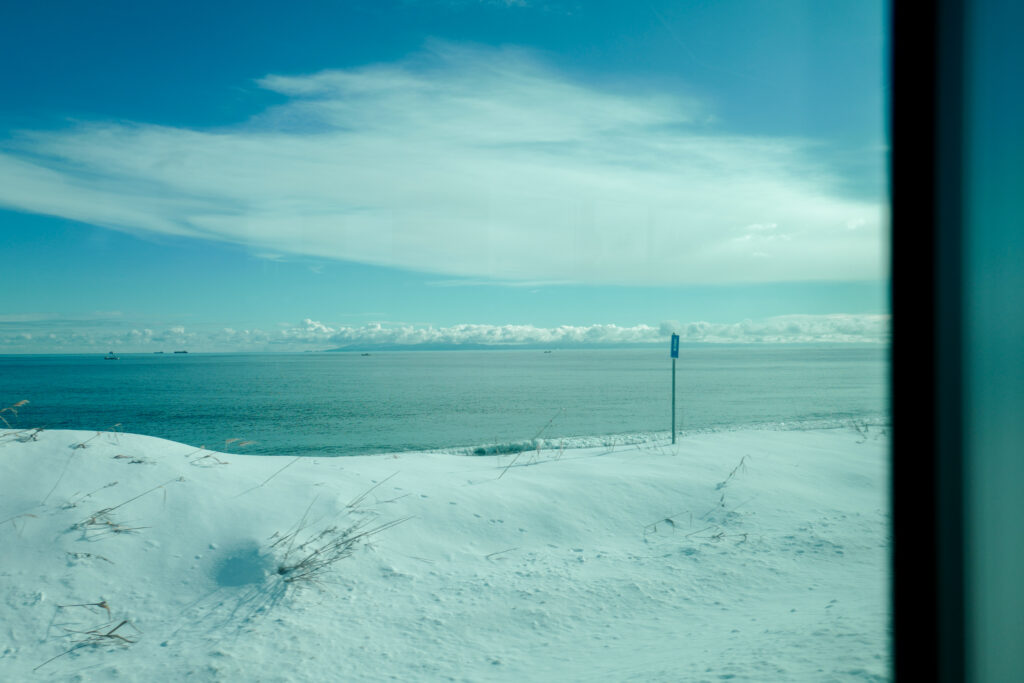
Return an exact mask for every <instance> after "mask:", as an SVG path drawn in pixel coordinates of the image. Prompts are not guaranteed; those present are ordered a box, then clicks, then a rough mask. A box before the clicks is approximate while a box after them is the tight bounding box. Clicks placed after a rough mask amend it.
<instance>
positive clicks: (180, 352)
mask: <svg viewBox="0 0 1024 683" xmlns="http://www.w3.org/2000/svg"><path fill="white" fill-rule="evenodd" d="M175 353H188V351H175Z"/></svg>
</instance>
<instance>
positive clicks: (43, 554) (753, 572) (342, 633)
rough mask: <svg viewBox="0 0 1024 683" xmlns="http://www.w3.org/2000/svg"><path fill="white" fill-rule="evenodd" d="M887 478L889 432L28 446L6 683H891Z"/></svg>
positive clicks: (16, 499)
mask: <svg viewBox="0 0 1024 683" xmlns="http://www.w3.org/2000/svg"><path fill="white" fill-rule="evenodd" d="M79 444H84V447H78V445H79ZM232 447H234V448H236V449H237V448H238V444H237V443H235V444H230V445H229V446H228V447H227V448H226V449H225V450H231V448H232ZM887 461H888V439H887V437H886V435H885V431H884V429H882V428H879V427H871V428H870V430H869V431H868V432H867V433H866V434H865V433H863V432H862V431H857V430H854V429H832V430H818V431H746V432H729V433H720V434H701V435H693V436H689V437H686V438H684V439H682V440H680V442H679V443H678V444H677V445H676V446H670V445H667V444H653V445H651V444H648V445H646V446H628V447H619V448H590V449H576V450H565V451H558V450H542V451H540V452H534V451H529V452H525V453H520V454H518V455H507V456H486V457H470V456H458V455H447V454H437V453H431V454H414V453H408V454H399V455H393V456H365V457H346V458H321V459H311V458H306V459H294V458H289V457H265V456H262V457H254V456H245V455H238V454H231V453H216V454H214V453H212V452H211V451H205V450H203V451H197V450H196V449H195V448H193V447H190V446H185V445H182V444H178V443H173V442H169V441H164V440H161V439H156V438H151V437H146V436H138V435H130V434H111V433H103V434H99V435H97V434H96V433H93V432H72V431H42V432H31V431H21V432H16V431H13V430H3V431H0V542H2V543H3V547H4V552H3V553H2V555H0V672H3V675H2V677H3V678H4V680H12V681H22V680H51V679H52V680H83V681H92V680H112V679H122V680H146V679H149V680H184V679H187V678H189V677H190V676H191V677H192V678H193V679H195V680H246V681H257V680H258V681H307V680H309V681H313V680H346V681H361V680H367V681H376V680H402V681H412V680H428V681H433V680H466V681H488V680H516V681H520V680H531V681H593V680H606V681H629V680H636V681H680V680H685V681H691V680H692V681H703V680H707V681H719V680H724V679H730V678H731V679H733V680H751V681H768V680H773V681H774V680H795V681H831V680H835V681H848V680H852V681H875V680H888V679H889V677H890V676H889V667H890V664H891V657H890V653H889V638H890V625H889V623H890V611H889V602H888V585H889V584H888V574H889V567H888V562H889V554H888V548H889V535H888V534H889V531H888V479H887V476H888V462H887ZM741 463H742V465H741ZM282 468H283V469H282ZM392 522H395V523H396V524H394V525H393V526H390V527H387V526H386V525H388V524H390V523H392ZM353 526H354V527H355V529H354V531H353V532H352V533H361V532H366V534H367V535H365V536H363V537H361V538H357V539H355V540H354V542H353V543H352V544H351V546H346V545H345V543H344V541H345V538H346V537H345V533H346V531H345V530H346V529H349V528H350V527H353ZM381 526H385V528H380V527H381ZM296 529H299V531H298V533H297V535H295V536H294V537H290V536H289V535H288V534H289V533H290V532H292V531H295V530H296ZM377 529H379V530H377ZM310 539H313V541H314V542H313V543H312V544H309V545H306V546H304V547H303V546H302V542H303V541H304V540H310ZM317 539H319V540H317ZM332 542H333V543H334V546H333V550H334V551H338V552H339V553H340V554H341V555H345V554H347V553H350V554H349V555H348V556H343V557H337V558H335V559H334V560H333V561H328V562H327V563H326V566H323V567H321V568H319V570H316V568H315V563H316V561H317V559H318V558H322V557H325V556H327V555H328V554H329V553H330V552H331V548H330V547H328V548H326V549H324V546H327V545H329V544H330V543H332ZM289 547H290V548H291V551H290V552H289V553H288V554H287V556H286V551H287V550H288V548H289ZM318 547H319V548H321V549H322V552H321V553H320V554H319V555H317V554H316V553H315V552H314V551H315V550H316V549H317V548H318ZM304 558H311V559H308V560H307V563H306V564H305V565H300V563H301V561H302V560H303V559H304ZM328 560H330V558H328ZM311 563H312V565H313V567H312V568H313V569H314V571H313V573H312V574H310V575H308V576H302V574H303V572H304V571H305V570H306V568H310V567H311ZM296 565H300V566H296ZM282 568H283V569H282ZM281 572H283V573H281ZM115 628H116V630H113V629H115ZM119 636H120V637H119ZM51 658H54V659H51ZM48 660H49V661H48Z"/></svg>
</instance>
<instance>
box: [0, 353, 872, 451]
mask: <svg viewBox="0 0 1024 683" xmlns="http://www.w3.org/2000/svg"><path fill="white" fill-rule="evenodd" d="M887 358H888V349H887V347H882V346H831V347H824V346H822V347H808V346H782V345H779V346H714V347H711V346H703V347H696V348H683V349H682V350H681V352H680V359H679V361H678V364H677V396H678V398H677V428H678V429H680V430H681V431H682V432H683V433H685V432H687V431H694V430H709V429H711V430H720V429H735V428H742V427H746V426H759V427H763V426H768V427H784V428H788V427H793V426H796V427H801V426H830V425H835V426H839V425H842V424H847V423H850V422H852V421H854V420H858V421H860V420H866V421H872V422H878V421H882V422H884V421H885V420H886V419H887V415H888V394H887V391H888V390H887V375H888V360H887ZM22 399H28V400H29V401H30V403H29V404H28V405H26V406H24V407H23V408H21V409H20V410H19V414H18V415H17V417H12V416H10V415H9V414H8V413H5V414H4V415H5V416H7V417H8V419H10V420H12V421H13V425H14V426H19V427H45V428H49V429H88V430H107V429H110V428H111V427H112V426H113V425H115V424H118V423H119V425H120V426H118V427H117V429H119V430H120V431H125V432H133V433H138V434H148V435H151V436H159V437H163V438H167V439H172V440H175V441H181V442H184V443H188V444H192V445H195V446H197V447H198V446H201V445H205V446H207V447H209V448H215V449H217V448H222V447H223V445H224V442H225V440H226V439H232V438H238V439H245V440H251V441H255V442H256V443H255V444H251V445H248V446H246V447H245V448H244V449H242V452H245V453H261V454H268V455H307V456H313V455H319V456H325V455H355V454H363V453H383V452H394V451H406V450H430V449H447V448H465V449H467V451H468V452H473V450H474V449H477V448H481V447H483V448H484V449H485V450H491V449H490V446H491V445H493V444H500V445H503V446H504V445H509V444H511V445H512V447H515V445H516V444H523V443H526V442H529V441H530V440H531V439H534V438H537V437H540V438H542V439H545V440H546V441H548V442H549V443H553V444H558V443H560V442H561V443H564V444H565V445H566V446H578V445H590V444H598V443H609V442H613V441H615V440H616V439H618V440H625V439H628V440H631V441H639V440H644V439H654V438H664V437H666V436H668V433H669V430H670V421H671V409H670V400H671V360H670V359H669V358H668V350H667V348H660V347H659V348H658V349H635V348H631V349H601V350H555V351H552V352H549V353H545V352H543V351H541V350H515V351H504V350H500V351H499V350H489V351H406V352H376V353H373V354H372V355H368V356H364V355H361V354H359V353H294V354H269V353H268V354H199V353H190V354H170V353H168V354H162V355H155V354H126V355H121V356H120V360H116V361H114V360H104V358H103V354H95V355H48V356H41V355H40V356H0V407H2V406H6V405H10V404H13V403H15V402H16V401H19V400H22Z"/></svg>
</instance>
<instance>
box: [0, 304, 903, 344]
mask: <svg viewBox="0 0 1024 683" xmlns="http://www.w3.org/2000/svg"><path fill="white" fill-rule="evenodd" d="M107 322H108V324H106V325H102V324H98V325H94V326H92V327H90V326H88V325H87V324H84V323H79V324H77V325H74V326H66V327H64V328H58V327H55V326H54V321H51V320H47V319H45V318H44V317H43V316H37V317H35V318H34V319H33V320H31V321H28V320H25V319H22V317H18V319H17V320H4V319H3V318H0V352H8V353H10V352H14V353H26V352H28V353H47V352H61V351H64V350H73V351H77V352H81V351H83V350H86V349H93V350H96V351H106V350H108V349H117V350H120V351H123V352H148V351H154V350H167V351H170V350H172V349H171V347H173V350H178V349H191V350H199V351H304V350H327V349H331V348H352V349H353V350H358V349H360V348H388V347H398V348H407V347H408V348H415V347H424V348H427V347H429V348H452V349H457V348H460V347H474V348H475V347H480V346H486V347H495V348H515V347H520V346H546V347H552V348H557V347H587V346H607V345H626V344H656V343H667V339H668V336H669V335H670V334H672V333H673V332H675V333H678V334H679V335H680V337H681V339H682V340H683V341H684V342H703V343H886V342H888V341H889V335H890V316H889V315H888V314H880V315H875V314H860V315H847V314H842V315H840V314H836V315H786V316H777V317H773V318H767V319H765V320H761V321H752V320H744V321H741V322H736V323H710V322H691V323H685V324H680V323H678V322H676V321H664V322H662V323H661V324H660V325H658V326H657V327H655V326H651V325H642V324H641V325H634V326H620V325H608V324H599V325H578V326H574V325H560V326H558V327H535V326H533V325H475V324H462V325H452V326H450V327H432V326H423V325H409V324H383V323H370V324H366V325H360V326H346V325H329V324H324V323H323V322H320V321H317V320H312V319H309V318H306V319H304V320H303V321H302V322H301V323H299V324H297V325H295V324H281V325H279V327H278V329H276V330H270V331H266V330H261V329H243V330H238V329H233V328H224V327H221V328H213V329H211V328H199V329H192V328H186V327H185V326H184V325H174V326H170V327H167V328H164V329H161V330H152V329H147V328H143V329H135V328H132V329H126V328H121V327H117V326H112V325H110V324H109V321H107Z"/></svg>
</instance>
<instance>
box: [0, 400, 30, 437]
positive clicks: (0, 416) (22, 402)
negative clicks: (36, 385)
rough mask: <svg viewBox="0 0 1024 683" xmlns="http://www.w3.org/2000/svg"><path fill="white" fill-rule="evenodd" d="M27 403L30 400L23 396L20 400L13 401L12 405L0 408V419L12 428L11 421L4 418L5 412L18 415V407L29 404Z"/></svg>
mask: <svg viewBox="0 0 1024 683" xmlns="http://www.w3.org/2000/svg"><path fill="white" fill-rule="evenodd" d="M27 404H28V400H27V399H24V398H23V399H21V400H20V401H18V402H17V403H12V404H11V405H9V406H7V407H6V408H0V421H2V422H3V423H4V424H5V425H7V428H8V429H10V428H11V423H10V422H8V421H7V420H6V419H4V416H3V413H7V412H9V413H10V414H11V415H15V416H17V414H18V408H20V407H22V406H23V405H27Z"/></svg>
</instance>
